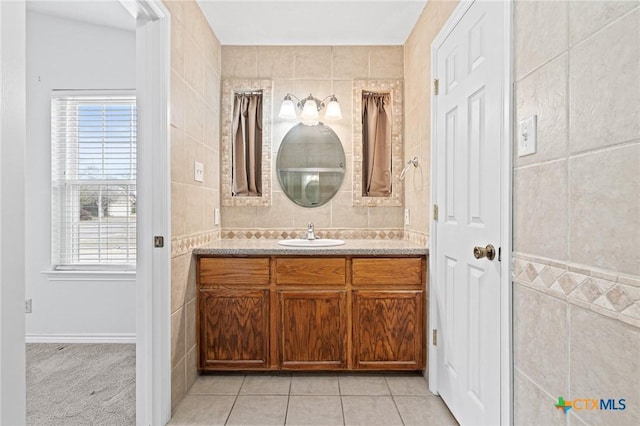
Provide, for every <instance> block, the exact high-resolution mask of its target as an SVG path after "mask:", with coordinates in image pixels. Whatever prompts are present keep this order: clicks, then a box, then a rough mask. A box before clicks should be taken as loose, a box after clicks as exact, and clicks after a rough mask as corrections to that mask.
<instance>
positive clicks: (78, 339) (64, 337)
mask: <svg viewBox="0 0 640 426" xmlns="http://www.w3.org/2000/svg"><path fill="white" fill-rule="evenodd" d="M24 340H25V343H130V344H135V343H136V335H135V333H125V334H109V333H105V334H27V335H25V339H24Z"/></svg>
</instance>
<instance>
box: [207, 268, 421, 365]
mask: <svg viewBox="0 0 640 426" xmlns="http://www.w3.org/2000/svg"><path fill="white" fill-rule="evenodd" d="M425 283H426V256H412V257H402V256H398V257H357V256H336V257H329V256H317V257H309V256H298V257H295V256H270V257H200V258H199V262H198V303H199V312H198V315H199V316H198V345H199V352H198V354H199V368H200V370H212V371H216V370H229V369H241V370H268V369H283V370H345V369H358V370H421V369H424V368H425V360H426V356H425V351H426V346H425V341H426V338H425V335H424V322H425V299H426V298H425Z"/></svg>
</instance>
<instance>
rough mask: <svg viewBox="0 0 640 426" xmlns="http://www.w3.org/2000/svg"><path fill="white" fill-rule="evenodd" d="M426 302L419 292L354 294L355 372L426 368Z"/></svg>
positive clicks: (356, 292) (357, 292)
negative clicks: (359, 370)
mask: <svg viewBox="0 0 640 426" xmlns="http://www.w3.org/2000/svg"><path fill="white" fill-rule="evenodd" d="M423 298H424V292H423V291H418V290H416V291H354V292H353V345H354V348H353V351H354V358H355V359H354V361H355V363H354V367H355V368H358V369H396V370H397V369H405V370H419V369H423V368H424V340H425V339H424V336H423V333H424V332H423V329H424V326H423V324H424V314H423V310H424V300H423Z"/></svg>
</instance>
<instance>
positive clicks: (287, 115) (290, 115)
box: [278, 95, 296, 120]
mask: <svg viewBox="0 0 640 426" xmlns="http://www.w3.org/2000/svg"><path fill="white" fill-rule="evenodd" d="M278 117H280V118H284V119H285V120H295V118H296V106H295V105H294V103H293V101H292V100H291V97H289V95H287V96H286V97H285V98H284V101H282V105H280V114H278Z"/></svg>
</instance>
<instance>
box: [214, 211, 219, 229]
mask: <svg viewBox="0 0 640 426" xmlns="http://www.w3.org/2000/svg"><path fill="white" fill-rule="evenodd" d="M213 224H214V225H215V226H218V225H220V209H217V208H216V209H213Z"/></svg>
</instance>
